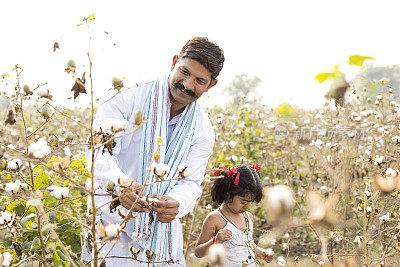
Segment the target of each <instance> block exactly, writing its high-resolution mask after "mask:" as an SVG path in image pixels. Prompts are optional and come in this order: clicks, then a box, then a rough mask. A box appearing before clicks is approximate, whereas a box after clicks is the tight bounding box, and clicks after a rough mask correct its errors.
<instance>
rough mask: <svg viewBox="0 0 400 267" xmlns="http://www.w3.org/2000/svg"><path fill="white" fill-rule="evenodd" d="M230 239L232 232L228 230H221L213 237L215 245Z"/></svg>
mask: <svg viewBox="0 0 400 267" xmlns="http://www.w3.org/2000/svg"><path fill="white" fill-rule="evenodd" d="M231 238H232V232H231V231H230V230H228V229H221V230H219V231H218V232H217V235H216V236H215V243H220V244H221V243H224V242H225V241H228V240H230V239H231Z"/></svg>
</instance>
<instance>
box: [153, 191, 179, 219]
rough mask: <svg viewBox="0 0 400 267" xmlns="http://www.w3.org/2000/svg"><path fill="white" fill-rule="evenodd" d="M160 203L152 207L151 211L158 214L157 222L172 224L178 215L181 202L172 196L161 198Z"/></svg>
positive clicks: (155, 203)
mask: <svg viewBox="0 0 400 267" xmlns="http://www.w3.org/2000/svg"><path fill="white" fill-rule="evenodd" d="M158 199H159V200H160V201H158V202H154V203H153V204H152V205H150V207H149V208H150V209H151V210H152V211H154V212H156V213H157V220H159V221H160V222H163V223H170V222H172V220H173V219H175V217H176V215H178V208H179V202H178V201H177V200H176V199H175V198H173V197H170V196H160V197H159V198H158Z"/></svg>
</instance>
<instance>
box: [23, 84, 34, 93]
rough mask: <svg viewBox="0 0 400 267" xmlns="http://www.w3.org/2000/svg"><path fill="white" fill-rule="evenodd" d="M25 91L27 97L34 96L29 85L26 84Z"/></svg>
mask: <svg viewBox="0 0 400 267" xmlns="http://www.w3.org/2000/svg"><path fill="white" fill-rule="evenodd" d="M23 89H24V92H25V94H26V95H32V94H33V92H32V91H31V88H29V86H28V85H26V84H25V85H24V87H23Z"/></svg>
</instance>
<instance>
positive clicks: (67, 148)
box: [64, 146, 72, 157]
mask: <svg viewBox="0 0 400 267" xmlns="http://www.w3.org/2000/svg"><path fill="white" fill-rule="evenodd" d="M64 154H65V155H66V156H68V157H72V152H71V149H69V147H68V146H66V147H64Z"/></svg>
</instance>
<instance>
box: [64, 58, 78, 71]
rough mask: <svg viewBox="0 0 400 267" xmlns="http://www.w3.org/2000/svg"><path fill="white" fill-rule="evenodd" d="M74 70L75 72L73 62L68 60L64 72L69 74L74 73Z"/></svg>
mask: <svg viewBox="0 0 400 267" xmlns="http://www.w3.org/2000/svg"><path fill="white" fill-rule="evenodd" d="M75 70H76V64H75V61H73V60H72V59H70V60H69V61H68V62H67V68H66V69H65V72H67V73H70V72H72V73H75Z"/></svg>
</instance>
